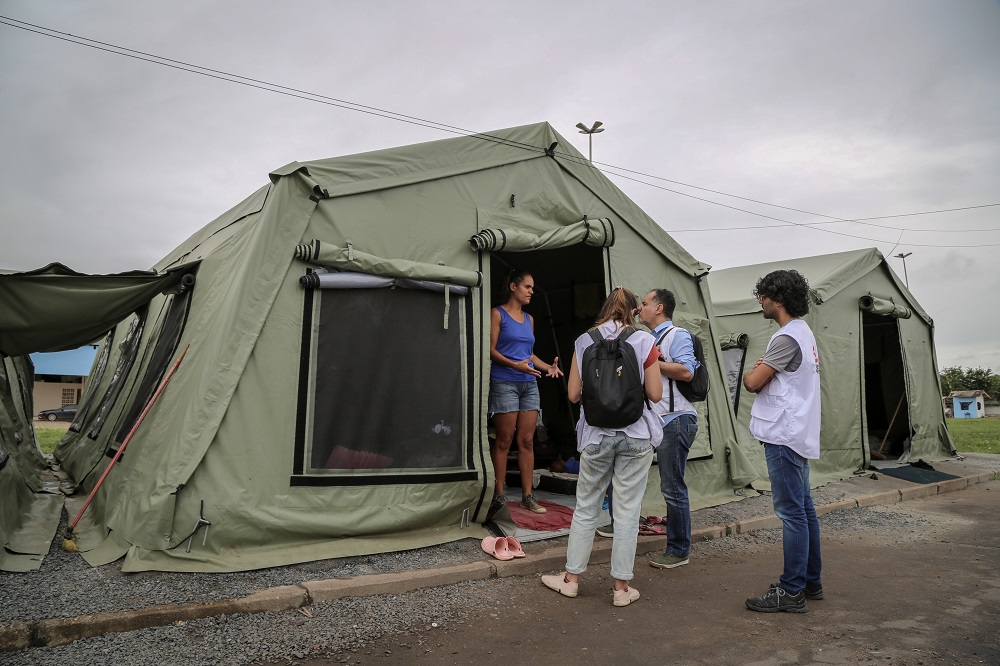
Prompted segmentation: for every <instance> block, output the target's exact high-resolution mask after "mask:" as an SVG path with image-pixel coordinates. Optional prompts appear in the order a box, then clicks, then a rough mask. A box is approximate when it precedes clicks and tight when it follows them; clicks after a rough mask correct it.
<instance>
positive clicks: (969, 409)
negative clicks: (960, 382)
mask: <svg viewBox="0 0 1000 666" xmlns="http://www.w3.org/2000/svg"><path fill="white" fill-rule="evenodd" d="M948 397H949V398H950V399H951V409H952V412H953V413H954V415H955V418H956V419H981V418H985V417H986V401H987V400H990V399H991V398H990V395H989V393H987V392H986V391H952V392H951V393H949V394H948Z"/></svg>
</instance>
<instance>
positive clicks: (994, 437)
mask: <svg viewBox="0 0 1000 666" xmlns="http://www.w3.org/2000/svg"><path fill="white" fill-rule="evenodd" d="M948 432H950V433H951V441H953V442H955V448H956V449H958V452H959V453H1000V419H948Z"/></svg>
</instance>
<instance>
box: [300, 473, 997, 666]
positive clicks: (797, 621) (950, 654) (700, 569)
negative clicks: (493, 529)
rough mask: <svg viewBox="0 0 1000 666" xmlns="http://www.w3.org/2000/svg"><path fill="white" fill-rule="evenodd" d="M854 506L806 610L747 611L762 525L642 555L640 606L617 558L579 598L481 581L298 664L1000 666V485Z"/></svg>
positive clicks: (534, 582) (769, 542) (533, 584)
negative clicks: (660, 561) (615, 589)
mask: <svg viewBox="0 0 1000 666" xmlns="http://www.w3.org/2000/svg"><path fill="white" fill-rule="evenodd" d="M854 512H858V513H856V514H855V515H856V519H855V522H854V524H853V525H849V526H848V527H847V528H845V529H837V528H836V527H835V526H831V527H830V528H828V529H827V530H826V531H825V533H824V536H823V547H824V561H825V571H824V587H825V588H826V599H825V600H823V601H815V602H810V603H809V612H808V613H806V614H801V615H793V614H784V613H783V614H778V615H765V614H759V613H754V612H751V611H748V610H746V609H745V608H744V605H743V600H744V598H745V597H747V596H749V595H751V594H757V593H760V592H762V591H763V590H764V589H765V588H766V587H767V585H768V583H769V582H771V581H773V580H775V579H776V578H777V574H778V572H779V568H780V561H781V551H780V543H779V542H778V541H776V540H775V539H774V533H773V532H771V533H770V534H771V536H770V538H767V537H766V536H765V535H766V534H767V533H763V532H762V533H760V535H757V536H755V535H753V534H745V535H740V536H738V537H730V538H728V539H725V540H721V541H720V542H718V543H717V544H700V545H699V547H698V548H697V549H696V554H697V557H695V558H693V559H692V561H691V564H690V565H688V566H685V567H680V568H678V569H674V570H670V571H660V570H655V569H652V568H650V567H649V566H646V563H645V560H644V559H643V558H641V559H640V561H639V562H638V563H637V567H636V579H635V581H634V584H635V586H636V587H637V588H638V589H639V590H640V591H641V592H642V595H643V596H642V598H641V599H640V600H639V601H637V602H636V603H634V604H633V605H632V606H630V607H627V608H614V607H613V606H612V605H611V593H610V592H609V589H610V584H609V579H608V578H607V576H608V567H607V565H603V566H595V567H592V568H591V569H590V570H589V571H588V572H587V573H586V574H584V576H585V577H584V579H583V584H582V586H581V594H580V596H579V597H577V598H575V599H567V598H564V597H560V596H559V595H558V594H556V593H554V592H551V591H549V590H547V589H545V588H543V587H542V585H541V584H540V582H539V580H538V578H537V576H532V577H524V578H519V579H514V581H513V582H511V583H510V584H509V585H508V584H497V585H492V586H487V587H484V588H483V590H482V597H483V598H482V604H481V608H482V612H481V613H479V614H478V615H477V616H476V617H469V618H468V619H467V620H466V621H465V623H453V624H450V625H448V626H439V627H436V628H434V627H429V626H428V627H424V628H421V629H419V630H417V631H413V632H411V633H409V634H404V635H391V636H386V637H384V638H382V639H381V640H380V641H379V642H377V643H375V644H374V645H373V646H372V647H371V648H370V649H366V650H364V651H361V652H357V653H344V654H342V655H339V656H338V657H336V658H334V659H332V660H327V659H306V660H301V661H300V662H298V663H300V664H302V665H303V666H306V665H308V666H316V665H319V664H338V663H361V664H407V665H408V666H410V665H412V664H504V665H508V664H539V665H540V664H546V665H548V664H553V663H562V664H567V665H568V664H574V663H587V664H620V665H622V666H624V664H632V663H635V664H713V665H714V664H753V665H776V664H857V663H878V664H894V665H911V664H912V665H918V664H928V665H930V664H963V665H964V664H978V663H982V664H1000V481H991V482H988V483H982V484H978V485H975V486H971V487H969V488H968V489H967V490H964V491H961V492H955V493H947V494H944V495H938V496H935V497H933V498H927V499H919V500H914V501H910V502H906V503H903V504H897V505H893V506H890V507H883V508H876V509H855V510H854ZM866 512H867V513H866ZM838 513H844V514H846V513H852V512H835V513H833V514H830V515H829V517H831V518H832V517H833V516H836V515H837V514H838ZM722 541H727V542H729V544H728V545H726V546H725V547H723V546H722ZM734 546H736V547H734ZM400 603H412V602H408V600H407V597H400ZM282 663H286V664H287V663H288V662H282Z"/></svg>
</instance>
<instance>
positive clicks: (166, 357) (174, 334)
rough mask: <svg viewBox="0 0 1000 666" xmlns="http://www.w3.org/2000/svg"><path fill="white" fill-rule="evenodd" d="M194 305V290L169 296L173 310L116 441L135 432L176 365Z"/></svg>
mask: <svg viewBox="0 0 1000 666" xmlns="http://www.w3.org/2000/svg"><path fill="white" fill-rule="evenodd" d="M190 306H191V290H190V289H185V290H184V291H183V292H181V293H180V294H174V295H173V296H171V297H170V307H169V308H168V309H167V314H166V315H165V316H164V320H163V326H161V327H160V334H159V336H157V338H156V345H155V346H154V347H153V355H152V357H151V358H150V359H149V363H148V364H146V374H145V375H144V376H143V378H142V383H141V384H139V390H138V391H136V392H135V396H134V397H133V398H132V405H131V406H130V407H129V410H128V414H127V415H126V416H125V419H124V420H123V421H122V424H121V428H119V429H118V435H117V436H116V437H115V441H116V442H118V443H119V444H121V443H122V442H124V441H125V438H126V437H128V434H129V433H130V432H132V428H133V427H134V426H135V422H136V421H138V420H139V415H140V414H142V410H144V409H145V408H146V404H147V403H148V402H149V401H150V399H151V398H152V397H153V394H154V393H156V389H157V387H158V386H159V384H160V380H161V379H162V378H163V375H164V374H165V373H166V372H167V368H168V367H169V366H170V364H171V362H173V356H174V352H175V351H176V350H177V343H178V342H180V339H181V333H182V332H183V331H184V322H185V321H187V313H188V309H189V308H190Z"/></svg>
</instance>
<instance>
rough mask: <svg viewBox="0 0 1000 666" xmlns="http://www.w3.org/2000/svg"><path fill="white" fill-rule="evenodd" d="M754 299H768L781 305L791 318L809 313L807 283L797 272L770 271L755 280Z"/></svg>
mask: <svg viewBox="0 0 1000 666" xmlns="http://www.w3.org/2000/svg"><path fill="white" fill-rule="evenodd" d="M753 296H754V298H756V299H758V300H759V299H761V298H764V297H765V296H766V297H767V298H770V299H771V300H772V301H774V302H775V303H781V305H782V306H784V308H785V312H787V313H788V314H790V315H791V316H793V317H802V316H803V315H806V314H808V313H809V281H808V280H806V278H805V276H803V275H802V274H801V273H799V272H798V271H792V270H781V271H772V272H770V273H768V274H767V275H765V276H764V277H762V278H760V279H759V280H757V285H756V286H755V287H754V288H753Z"/></svg>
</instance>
